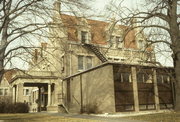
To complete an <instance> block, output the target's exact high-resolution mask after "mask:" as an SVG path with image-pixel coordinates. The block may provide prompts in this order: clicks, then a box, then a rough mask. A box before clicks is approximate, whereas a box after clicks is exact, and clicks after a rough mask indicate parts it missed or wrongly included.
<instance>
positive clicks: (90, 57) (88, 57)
mask: <svg viewBox="0 0 180 122" xmlns="http://www.w3.org/2000/svg"><path fill="white" fill-rule="evenodd" d="M88 59H91V60H90V62H91V66H90V67H88V64H90V63H88V61H89V60H88ZM92 67H93V57H92V56H86V69H91V68H92Z"/></svg>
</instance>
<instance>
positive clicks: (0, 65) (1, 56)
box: [0, 52, 4, 83]
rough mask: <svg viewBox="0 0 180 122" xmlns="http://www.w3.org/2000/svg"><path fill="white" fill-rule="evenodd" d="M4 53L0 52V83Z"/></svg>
mask: <svg viewBox="0 0 180 122" xmlns="http://www.w3.org/2000/svg"><path fill="white" fill-rule="evenodd" d="M3 54H4V53H3V52H0V83H1V81H2V77H3V74H4V55H3Z"/></svg>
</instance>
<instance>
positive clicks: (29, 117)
mask: <svg viewBox="0 0 180 122" xmlns="http://www.w3.org/2000/svg"><path fill="white" fill-rule="evenodd" d="M0 120H5V122H102V121H96V120H89V119H79V118H68V117H61V116H52V115H47V114H0ZM13 120H14V121H13Z"/></svg>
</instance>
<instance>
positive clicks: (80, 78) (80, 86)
mask: <svg viewBox="0 0 180 122" xmlns="http://www.w3.org/2000/svg"><path fill="white" fill-rule="evenodd" d="M80 95H81V113H83V93H82V75H80Z"/></svg>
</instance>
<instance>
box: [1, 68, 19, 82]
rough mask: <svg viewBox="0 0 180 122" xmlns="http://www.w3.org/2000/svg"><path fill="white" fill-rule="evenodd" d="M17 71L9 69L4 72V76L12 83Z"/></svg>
mask: <svg viewBox="0 0 180 122" xmlns="http://www.w3.org/2000/svg"><path fill="white" fill-rule="evenodd" d="M16 73H17V70H9V71H6V72H5V73H4V75H3V77H4V78H5V79H6V80H7V81H8V82H9V83H10V81H11V79H12V77H13V75H14V74H16Z"/></svg>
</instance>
